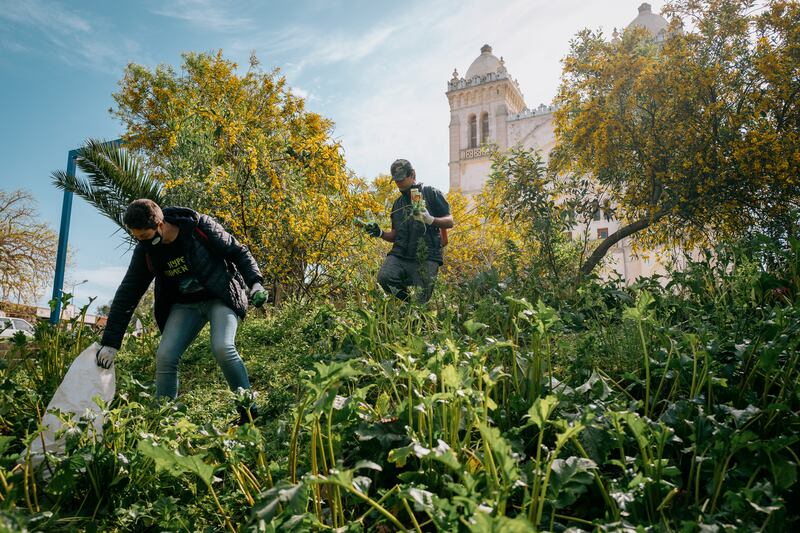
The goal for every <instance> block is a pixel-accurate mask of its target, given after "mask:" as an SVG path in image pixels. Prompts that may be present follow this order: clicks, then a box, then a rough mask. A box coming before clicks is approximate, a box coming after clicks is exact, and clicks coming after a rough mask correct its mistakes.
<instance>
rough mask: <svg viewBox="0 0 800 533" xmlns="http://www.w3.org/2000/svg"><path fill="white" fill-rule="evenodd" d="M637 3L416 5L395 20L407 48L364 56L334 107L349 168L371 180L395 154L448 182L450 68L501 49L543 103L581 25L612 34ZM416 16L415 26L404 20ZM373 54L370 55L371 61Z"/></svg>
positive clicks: (426, 177) (565, 0) (427, 177)
mask: <svg viewBox="0 0 800 533" xmlns="http://www.w3.org/2000/svg"><path fill="white" fill-rule="evenodd" d="M636 5H637V4H636V2H616V1H615V2H613V3H612V2H602V3H601V2H584V1H582V0H562V1H560V2H558V3H557V4H554V3H553V2H551V1H549V0H515V1H509V2H502V3H494V4H491V5H490V4H487V3H486V2H483V1H479V0H473V1H466V2H459V3H452V4H448V5H444V6H443V5H442V4H436V6H435V8H436V11H435V12H434V11H433V8H432V7H431V6H429V5H427V4H420V5H418V6H417V8H416V9H415V10H414V11H413V12H409V14H408V17H406V18H405V19H403V21H401V22H400V23H399V24H401V25H402V26H403V30H402V35H403V39H402V41H403V42H404V43H422V45H421V46H417V47H414V46H411V45H410V46H409V47H405V46H403V45H402V44H401V45H398V43H397V42H396V41H388V40H384V41H382V42H380V43H377V44H376V46H375V49H374V50H372V55H371V57H370V61H363V62H361V63H360V64H361V65H363V72H362V73H361V75H360V77H359V79H358V80H352V84H351V86H352V92H351V93H350V94H348V95H346V96H345V97H344V98H342V99H341V100H340V101H339V102H337V103H335V104H334V107H332V112H331V113H330V114H331V115H332V117H331V118H333V119H334V120H335V122H336V135H337V137H339V139H340V140H341V142H342V144H343V146H344V147H345V150H346V155H347V162H348V165H349V166H350V167H351V168H353V169H354V170H355V171H356V172H357V173H358V174H359V175H362V176H364V177H367V178H371V177H373V176H375V175H376V174H378V173H386V172H387V169H388V166H389V164H390V163H391V161H392V160H394V158H396V157H406V158H408V159H410V160H411V161H412V163H414V165H415V167H416V169H417V172H418V175H419V176H420V179H421V180H423V181H425V182H427V183H431V184H433V185H435V186H437V187H439V188H442V189H444V190H446V189H447V188H448V187H449V179H448V177H449V170H448V166H447V163H448V159H449V158H448V155H449V135H448V124H449V120H450V112H449V105H448V103H447V99H446V96H445V92H446V82H447V80H448V79H450V77H451V75H452V71H453V67H456V68H457V69H458V71H459V74H460V76H463V75H464V73H465V72H466V70H467V68H468V67H469V65H470V63H471V62H472V61H473V60H474V59H475V58H476V57H477V56H478V55H479V54H480V47H481V46H482V45H483V44H485V43H488V44H490V45H491V46H492V47H493V53H494V54H495V55H497V56H498V57H499V56H504V59H505V60H506V67H507V68H508V71H509V73H510V74H511V76H512V77H514V78H516V79H517V80H518V81H519V83H520V87H521V90H522V92H523V94H524V95H525V98H526V103H527V105H528V106H529V107H532V108H533V107H536V106H538V105H539V104H540V103H549V102H551V101H552V99H553V97H554V96H555V94H556V91H557V88H558V84H559V78H560V75H561V63H560V61H561V59H562V58H563V57H564V56H565V55H566V54H567V52H568V51H569V41H570V39H571V38H572V37H573V36H574V35H575V34H576V33H577V32H578V31H579V30H580V29H582V28H584V27H590V28H593V29H596V28H598V27H600V26H602V27H603V29H604V31H606V32H607V33H610V31H611V30H612V28H613V27H615V26H616V27H624V26H625V25H627V24H628V23H629V22H630V20H632V19H633V18H634V16H635V15H636ZM409 20H412V21H414V23H409V22H408V21H409ZM373 59H374V60H373Z"/></svg>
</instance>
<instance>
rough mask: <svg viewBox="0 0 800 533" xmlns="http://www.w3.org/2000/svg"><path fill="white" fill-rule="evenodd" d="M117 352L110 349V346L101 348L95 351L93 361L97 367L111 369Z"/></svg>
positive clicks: (114, 349)
mask: <svg viewBox="0 0 800 533" xmlns="http://www.w3.org/2000/svg"><path fill="white" fill-rule="evenodd" d="M118 351H119V350H117V349H116V348H112V347H111V346H101V347H100V349H99V350H97V355H96V356H95V361H96V362H97V366H99V367H101V368H106V369H108V368H111V366H112V365H113V364H114V358H115V357H117V352H118Z"/></svg>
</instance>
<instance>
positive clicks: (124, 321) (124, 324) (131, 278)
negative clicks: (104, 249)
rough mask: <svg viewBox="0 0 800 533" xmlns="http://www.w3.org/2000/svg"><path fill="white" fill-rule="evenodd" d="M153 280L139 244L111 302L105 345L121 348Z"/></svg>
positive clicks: (104, 338) (104, 339) (104, 333)
mask: <svg viewBox="0 0 800 533" xmlns="http://www.w3.org/2000/svg"><path fill="white" fill-rule="evenodd" d="M152 280H153V273H152V272H150V269H149V268H147V259H146V258H145V252H144V251H143V250H142V249H141V247H140V246H137V247H136V248H134V249H133V257H131V262H130V264H129V265H128V271H127V272H126V273H125V277H124V278H123V279H122V283H120V285H119V287H118V288H117V292H116V293H115V294H114V300H112V302H111V311H109V313H108V322H107V323H106V328H105V331H103V339H102V341H101V344H102V345H103V346H111V347H112V348H119V347H120V346H121V345H122V337H124V336H125V330H126V329H128V323H129V322H130V321H131V317H132V316H133V312H134V310H136V306H137V305H139V300H141V299H142V295H144V293H145V291H146V290H147V287H149V286H150V282H151V281H152Z"/></svg>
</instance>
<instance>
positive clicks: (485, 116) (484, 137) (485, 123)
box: [481, 111, 489, 144]
mask: <svg viewBox="0 0 800 533" xmlns="http://www.w3.org/2000/svg"><path fill="white" fill-rule="evenodd" d="M488 140H489V113H487V112H485V111H484V112H483V113H481V144H483V143H485V142H486V141H488Z"/></svg>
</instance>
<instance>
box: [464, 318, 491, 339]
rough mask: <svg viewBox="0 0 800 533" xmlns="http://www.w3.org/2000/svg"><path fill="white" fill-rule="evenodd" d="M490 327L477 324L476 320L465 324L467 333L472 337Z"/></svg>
mask: <svg viewBox="0 0 800 533" xmlns="http://www.w3.org/2000/svg"><path fill="white" fill-rule="evenodd" d="M488 327H489V326H487V325H486V324H482V323H480V322H475V321H474V320H471V319H470V320H467V321H466V322H464V329H466V330H467V333H469V334H470V335H475V333H477V332H478V331H480V330H482V329H484V328H488Z"/></svg>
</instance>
